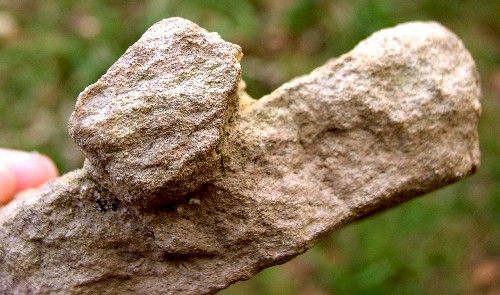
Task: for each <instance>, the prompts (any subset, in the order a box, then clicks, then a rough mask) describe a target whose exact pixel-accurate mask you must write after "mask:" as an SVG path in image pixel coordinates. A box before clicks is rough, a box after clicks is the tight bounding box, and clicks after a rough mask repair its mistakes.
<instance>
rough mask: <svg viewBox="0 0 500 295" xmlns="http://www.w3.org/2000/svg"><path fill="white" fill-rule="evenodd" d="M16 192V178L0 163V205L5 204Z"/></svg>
mask: <svg viewBox="0 0 500 295" xmlns="http://www.w3.org/2000/svg"><path fill="white" fill-rule="evenodd" d="M15 192H16V177H15V176H14V174H13V173H12V172H11V171H10V170H9V169H7V167H6V166H5V165H3V164H2V163H0V205H4V204H7V203H8V202H9V201H10V200H12V198H13V197H14V194H15Z"/></svg>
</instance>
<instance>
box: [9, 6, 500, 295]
mask: <svg viewBox="0 0 500 295" xmlns="http://www.w3.org/2000/svg"><path fill="white" fill-rule="evenodd" d="M499 15H500V1H497V0H478V1H459V0H439V1H432V0H418V1H391V0H378V1H375V0H354V1H348V0H338V1H327V0H275V1H262V0H240V1H229V0H204V1H201V0H200V1H186V0H171V1H159V0H147V1H143V2H138V1H120V0H113V1H99V0H88V1H69V0H62V1H61V0H58V1H56V0H45V1H35V0H0V146H3V147H11V148H21V149H28V150H38V151H41V152H44V153H47V154H48V155H50V156H51V157H53V158H54V159H55V160H56V162H57V164H58V166H59V167H60V169H61V170H62V171H63V172H66V171H69V170H72V169H75V168H77V167H79V166H80V165H81V163H82V160H83V158H82V155H81V153H80V152H79V151H78V148H77V147H76V146H75V145H74V144H73V143H72V142H71V140H70V139H69V136H68V135H67V128H66V122H67V119H68V117H69V114H70V112H71V110H72V108H73V105H74V102H75V98H76V96H77V94H78V93H79V92H80V91H82V90H83V89H84V87H85V86H87V85H89V84H91V83H93V82H94V81H95V80H96V79H97V78H98V77H99V76H100V75H102V74H103V73H104V72H105V71H106V69H107V68H108V67H109V66H110V65H111V64H112V63H113V62H114V61H115V60H116V59H117V58H118V57H119V56H120V55H121V54H122V53H123V51H124V50H125V49H126V48H127V47H128V46H129V45H130V44H132V43H133V42H134V41H135V40H136V39H138V37H139V36H140V35H141V34H142V33H143V32H144V31H145V29H147V28H148V27H149V26H150V25H151V24H153V23H154V22H156V21H158V20H160V19H162V18H165V17H169V16H182V17H185V18H188V19H190V20H193V21H195V22H197V23H198V24H200V25H201V26H203V27H205V28H207V29H208V30H211V31H217V32H219V33H220V35H221V36H222V37H223V38H224V39H226V40H228V41H231V42H234V43H237V44H239V45H241V46H242V48H243V51H244V54H245V57H244V58H243V61H242V66H243V75H244V79H245V80H246V82H247V84H248V92H249V93H250V94H251V95H252V96H254V97H260V96H262V95H264V94H266V93H269V92H270V91H272V90H273V89H274V88H276V87H277V86H279V85H280V84H282V83H283V82H285V81H287V80H289V79H291V78H293V77H295V76H297V75H301V74H305V73H307V72H309V71H310V70H312V69H313V68H315V67H316V66H318V65H321V64H322V63H324V62H325V61H326V60H328V59H329V58H331V57H334V56H338V55H340V54H342V53H344V52H346V51H348V50H350V49H351V48H352V47H353V46H354V45H355V44H356V43H358V42H359V41H360V40H362V39H364V38H366V37H367V36H369V35H370V34H371V33H372V32H374V31H376V30H378V29H381V28H383V27H387V26H392V25H395V24H397V23H400V22H405V21H410V20H436V21H439V22H441V23H443V24H444V25H446V26H447V27H448V28H450V29H451V30H453V31H454V32H455V33H456V34H457V35H458V36H459V37H460V38H461V39H462V40H463V41H464V43H465V45H466V47H467V48H468V49H469V50H470V51H471V53H472V55H473V57H474V59H475V60H476V62H477V65H478V69H479V71H480V74H481V77H482V83H483V99H482V103H483V115H482V118H481V122H480V138H481V150H482V166H481V168H480V170H479V172H478V173H477V174H476V175H475V176H473V177H471V178H469V179H467V180H465V181H462V182H460V183H458V184H455V185H452V186H449V187H447V188H445V189H442V190H440V191H438V192H435V193H432V194H430V195H428V196H426V197H424V198H421V199H417V200H414V201H411V202H409V203H406V204H404V205H402V206H400V207H398V208H396V209H393V210H390V211H387V212H385V213H382V214H378V215H376V216H373V217H370V218H368V219H366V220H363V221H359V222H356V223H354V224H352V225H350V226H348V227H346V228H344V229H342V230H341V231H339V232H336V233H333V234H332V235H331V236H329V237H327V238H326V239H325V240H324V241H323V242H321V243H320V244H319V245H317V246H316V247H314V248H313V249H311V250H310V251H308V252H307V253H306V254H304V255H302V256H300V257H298V258H296V259H294V260H292V261H291V262H289V263H286V264H284V265H282V266H277V267H274V268H271V269H268V270H265V271H263V272H262V273H260V274H259V275H257V276H255V277H254V278H253V279H251V280H249V281H247V282H241V283H237V284H236V285H234V286H232V287H230V288H228V289H227V290H225V291H223V292H222V294H226V295H229V294H304V295H305V294H307V295H316V294H318V295H319V294H498V293H500V116H499V114H500V17H499Z"/></svg>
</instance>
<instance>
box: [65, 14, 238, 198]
mask: <svg viewBox="0 0 500 295" xmlns="http://www.w3.org/2000/svg"><path fill="white" fill-rule="evenodd" d="M241 55H242V54H241V49H240V47H239V46H237V45H234V44H231V43H228V42H225V41H224V40H222V39H221V38H220V37H219V35H217V34H216V33H209V32H207V31H205V30H204V29H202V28H200V27H198V26H197V25H196V24H194V23H192V22H190V21H187V20H184V19H182V18H170V19H166V20H163V21H160V22H158V23H157V24H155V25H153V26H152V27H151V28H150V29H149V30H148V31H147V32H146V33H145V34H144V35H143V36H142V37H141V38H140V39H139V41H137V42H136V43H135V44H134V45H132V46H131V47H130V48H129V49H128V50H127V51H126V52H125V54H124V55H123V56H122V57H121V58H120V59H118V61H117V62H116V63H115V64H114V65H112V66H111V68H110V69H109V70H108V72H107V73H106V74H104V76H102V77H101V78H100V79H99V80H98V81H97V82H96V83H95V84H92V85H91V86H89V87H87V88H86V89H85V91H83V92H82V93H81V94H80V96H79V97H78V101H77V104H76V108H75V111H74V112H73V115H72V116H71V119H70V124H69V125H70V133H71V136H72V137H73V138H74V139H75V141H76V142H77V143H78V144H79V145H80V146H81V147H82V150H83V152H84V153H85V156H86V157H87V159H88V160H89V162H88V163H87V164H89V165H87V167H88V168H89V171H92V174H93V177H94V179H96V180H98V181H99V182H100V183H101V184H102V185H104V186H105V187H106V188H108V189H109V190H111V191H112V192H114V193H115V194H116V195H117V196H118V197H119V198H120V199H121V200H123V201H125V202H128V203H134V204H139V205H143V206H153V205H157V204H162V203H169V202H175V201H178V200H179V199H180V198H182V197H183V196H184V195H185V194H186V193H189V192H191V191H193V190H196V189H198V188H199V187H201V186H202V185H203V184H205V183H208V182H211V181H213V180H215V179H216V178H218V177H220V176H222V173H221V172H222V165H221V151H220V146H221V144H222V142H223V141H224V125H225V124H226V123H227V121H228V120H229V118H230V117H231V115H232V114H233V112H234V111H235V109H236V105H237V95H236V91H237V89H238V82H239V80H240V65H239V59H240V57H241Z"/></svg>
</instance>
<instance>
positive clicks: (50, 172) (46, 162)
mask: <svg viewBox="0 0 500 295" xmlns="http://www.w3.org/2000/svg"><path fill="white" fill-rule="evenodd" d="M38 157H39V161H40V165H41V166H42V167H43V170H45V172H43V174H44V175H45V177H46V179H45V181H44V182H46V181H49V180H52V179H54V178H56V177H57V176H58V175H59V171H58V170H57V166H56V164H55V163H54V162H53V161H52V160H51V159H49V158H48V157H47V156H45V155H42V154H38Z"/></svg>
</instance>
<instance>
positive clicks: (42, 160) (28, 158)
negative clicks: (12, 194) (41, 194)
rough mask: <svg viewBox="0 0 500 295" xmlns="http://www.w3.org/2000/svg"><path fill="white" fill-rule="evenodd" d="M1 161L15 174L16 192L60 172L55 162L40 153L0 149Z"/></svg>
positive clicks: (51, 177)
mask: <svg viewBox="0 0 500 295" xmlns="http://www.w3.org/2000/svg"><path fill="white" fill-rule="evenodd" d="M0 163H3V164H4V165H5V167H6V169H7V170H9V171H10V172H11V173H12V174H13V175H14V177H15V181H16V192H20V191H23V190H25V189H28V188H35V187H38V186H40V185H42V184H44V183H46V182H47V181H49V180H52V179H54V178H55V177H57V174H58V172H57V168H56V166H55V164H54V162H52V161H51V160H50V159H49V158H48V157H46V156H44V155H41V154H39V153H27V152H21V151H15V150H6V149H0Z"/></svg>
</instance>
